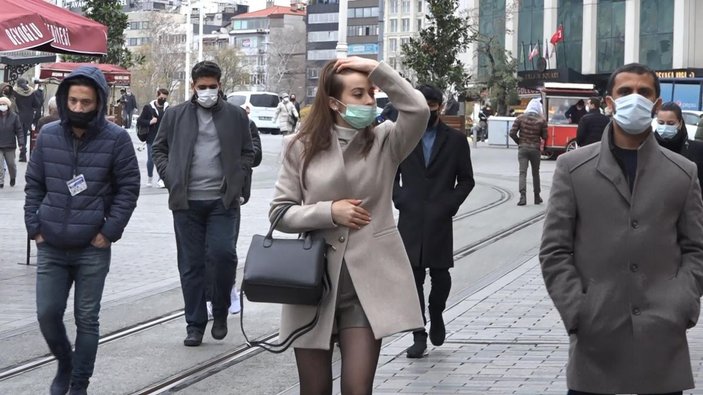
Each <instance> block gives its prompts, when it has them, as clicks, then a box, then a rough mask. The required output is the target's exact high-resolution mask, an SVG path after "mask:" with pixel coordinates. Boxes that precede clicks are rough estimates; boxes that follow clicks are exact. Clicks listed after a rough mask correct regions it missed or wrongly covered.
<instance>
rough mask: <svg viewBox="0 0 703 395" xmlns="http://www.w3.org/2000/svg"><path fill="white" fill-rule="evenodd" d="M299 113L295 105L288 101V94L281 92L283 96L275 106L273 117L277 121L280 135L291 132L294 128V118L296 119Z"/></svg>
mask: <svg viewBox="0 0 703 395" xmlns="http://www.w3.org/2000/svg"><path fill="white" fill-rule="evenodd" d="M299 116H300V115H299V114H298V111H296V110H295V106H294V105H293V103H291V102H290V100H289V98H288V94H283V98H282V100H281V102H280V103H278V106H277V107H276V113H275V114H274V116H273V119H275V120H276V122H278V127H279V128H280V130H281V134H282V135H284V136H285V135H287V134H289V133H291V132H292V131H293V130H294V129H293V126H294V125H295V120H296V119H298V117H299Z"/></svg>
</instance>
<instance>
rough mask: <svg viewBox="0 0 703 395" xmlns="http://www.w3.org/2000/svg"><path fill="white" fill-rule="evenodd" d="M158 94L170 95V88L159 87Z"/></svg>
mask: <svg viewBox="0 0 703 395" xmlns="http://www.w3.org/2000/svg"><path fill="white" fill-rule="evenodd" d="M156 94H157V95H166V96H168V89H166V88H159V89H158V90H157V91H156Z"/></svg>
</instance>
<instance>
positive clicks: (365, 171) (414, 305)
mask: <svg viewBox="0 0 703 395" xmlns="http://www.w3.org/2000/svg"><path fill="white" fill-rule="evenodd" d="M374 85H376V86H378V87H379V88H381V89H382V90H383V91H384V92H387V93H388V96H389V97H390V99H391V101H392V102H393V104H394V105H395V107H396V108H397V109H398V112H399V115H398V120H397V122H395V123H393V122H384V123H382V124H380V125H378V126H376V127H372V126H371V124H372V122H373V121H374V119H375V116H376V105H375V100H374V91H375V86H374ZM428 119H429V109H428V107H427V103H426V101H425V99H424V97H423V96H422V94H420V93H419V92H418V91H416V90H415V89H413V88H412V86H411V85H410V84H409V83H408V82H407V81H405V80H404V79H403V78H402V77H401V76H400V75H398V73H396V72H395V71H394V70H392V69H391V68H390V67H389V66H387V65H385V64H384V63H380V64H379V63H378V62H377V61H375V60H371V59H363V58H356V57H352V58H347V59H339V60H337V61H331V62H329V63H328V64H327V65H326V66H325V67H324V68H323V69H322V70H321V73H320V80H319V85H318V90H317V96H316V97H315V102H314V104H313V106H312V110H311V112H310V114H309V115H308V117H307V118H306V121H305V123H304V124H303V126H302V127H301V130H300V132H299V133H298V134H296V135H293V136H288V137H286V138H285V141H284V146H285V148H286V149H285V152H284V154H283V165H282V167H281V171H280V174H279V177H278V181H277V182H276V190H275V196H274V199H273V202H272V204H271V210H270V213H269V214H270V218H271V219H273V218H275V217H276V214H277V213H278V211H279V210H280V209H281V208H283V207H284V206H286V205H289V204H292V205H293V206H292V207H291V208H290V209H289V210H288V211H287V212H286V213H285V215H284V216H283V218H282V220H281V221H280V222H279V225H278V230H280V231H283V232H288V233H299V232H304V231H316V232H319V234H320V235H322V236H323V237H324V238H325V239H326V241H327V243H328V244H329V245H330V246H329V249H328V251H327V269H328V273H329V276H330V279H331V282H332V290H331V292H330V293H329V294H328V296H327V297H326V298H325V299H324V300H323V302H322V307H321V311H320V319H319V321H318V323H317V325H316V326H315V327H314V328H313V330H312V331H310V332H309V333H307V334H306V335H304V336H302V337H301V338H299V339H298V340H296V341H295V342H294V343H293V347H294V348H295V357H296V362H297V365H298V374H299V376H300V392H301V393H302V394H328V393H332V369H331V368H332V342H333V340H337V341H338V342H339V346H340V350H341V355H342V392H343V393H345V394H357V393H364V394H365V393H371V390H372V385H373V378H374V375H375V372H376V365H377V363H378V356H379V353H380V349H381V339H382V338H383V337H385V336H389V335H392V334H394V333H398V332H403V331H411V330H415V329H418V328H422V327H423V321H422V315H421V313H420V309H419V307H418V306H419V302H418V296H417V292H416V291H415V286H414V281H413V276H412V270H411V268H410V263H409V262H408V258H407V255H406V253H405V249H404V247H403V242H402V240H401V238H400V235H399V233H398V229H397V228H396V224H395V220H394V219H393V212H392V202H391V195H392V190H393V180H394V177H395V173H396V170H397V168H398V165H399V164H400V162H401V161H402V160H403V159H405V157H406V156H407V155H408V154H410V152H412V150H413V149H414V148H415V146H416V145H417V143H418V142H419V141H420V138H421V137H422V134H423V132H424V130H425V126H426V125H427V120H428ZM315 311H316V307H314V306H284V307H283V316H282V319H281V331H280V336H281V338H285V337H287V336H288V335H289V334H290V333H291V332H292V331H294V330H295V329H297V328H299V327H301V326H303V325H305V324H306V323H307V322H309V321H311V319H312V318H313V317H314V315H315Z"/></svg>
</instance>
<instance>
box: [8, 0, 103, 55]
mask: <svg viewBox="0 0 703 395" xmlns="http://www.w3.org/2000/svg"><path fill="white" fill-rule="evenodd" d="M0 10H1V11H0V51H19V50H25V49H35V50H39V51H45V52H54V53H66V54H81V55H105V54H106V53H107V27H106V26H104V25H102V24H100V23H98V22H95V21H94V20H92V19H88V18H85V17H83V16H80V15H78V14H76V13H73V12H71V11H69V10H66V9H64V8H61V7H57V6H55V5H53V4H50V3H47V2H46V1H43V0H0Z"/></svg>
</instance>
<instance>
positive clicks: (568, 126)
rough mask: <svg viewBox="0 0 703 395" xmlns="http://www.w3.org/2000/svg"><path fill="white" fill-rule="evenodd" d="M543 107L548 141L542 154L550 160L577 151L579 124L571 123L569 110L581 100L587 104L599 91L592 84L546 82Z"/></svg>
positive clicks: (543, 91)
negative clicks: (567, 115)
mask: <svg viewBox="0 0 703 395" xmlns="http://www.w3.org/2000/svg"><path fill="white" fill-rule="evenodd" d="M541 94H542V107H543V108H544V116H545V117H546V118H547V125H548V126H547V141H546V142H545V144H544V149H543V150H542V153H543V154H544V155H545V156H547V157H549V158H556V157H557V156H558V155H559V154H561V153H564V152H566V151H571V150H573V149H576V129H577V128H578V124H575V123H571V121H570V120H569V118H567V117H566V112H567V111H568V110H569V108H570V107H571V106H573V105H575V104H576V102H578V101H579V100H583V101H584V102H586V101H587V100H588V99H589V98H591V97H593V96H598V91H597V90H595V89H594V87H593V85H592V84H571V83H561V82H545V83H544V88H542V89H541Z"/></svg>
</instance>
